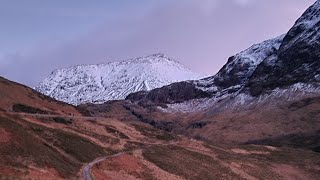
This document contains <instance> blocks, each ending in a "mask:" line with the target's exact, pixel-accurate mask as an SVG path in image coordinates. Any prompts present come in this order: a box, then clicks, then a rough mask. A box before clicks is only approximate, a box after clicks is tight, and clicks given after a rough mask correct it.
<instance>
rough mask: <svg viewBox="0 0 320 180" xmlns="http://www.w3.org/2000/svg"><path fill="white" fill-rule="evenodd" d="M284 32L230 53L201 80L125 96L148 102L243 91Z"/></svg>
mask: <svg viewBox="0 0 320 180" xmlns="http://www.w3.org/2000/svg"><path fill="white" fill-rule="evenodd" d="M283 37H284V35H282V36H279V37H277V38H274V39H270V40H267V41H264V42H262V43H259V44H255V45H253V46H251V47H250V48H248V49H246V50H244V51H242V52H240V53H238V54H236V55H234V56H232V57H230V58H229V59H228V62H227V63H226V64H225V65H224V66H223V67H222V68H221V69H220V71H219V72H218V73H217V74H216V75H214V76H211V77H207V78H204V79H200V80H190V81H186V82H179V83H173V84H170V85H168V86H164V87H162V88H159V89H155V90H152V91H150V92H137V93H133V94H130V95H129V96H128V97H127V98H126V99H127V100H131V101H140V102H141V103H142V104H148V103H149V101H151V102H153V103H156V104H162V103H164V104H171V103H176V102H184V101H188V100H192V99H199V98H221V97H225V96H228V95H232V94H233V93H235V92H237V91H240V90H241V89H242V88H243V87H244V86H245V85H246V83H247V82H248V80H249V78H250V76H251V74H252V73H253V72H254V70H255V69H256V67H257V66H258V65H259V64H260V63H261V62H262V61H263V60H264V59H265V58H267V57H269V56H271V55H272V54H273V53H274V52H276V51H277V50H278V49H279V47H280V45H281V43H282V40H283Z"/></svg>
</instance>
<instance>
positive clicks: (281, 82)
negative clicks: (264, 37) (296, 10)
mask: <svg viewBox="0 0 320 180" xmlns="http://www.w3.org/2000/svg"><path fill="white" fill-rule="evenodd" d="M319 74H320V2H319V1H317V2H316V3H315V4H314V5H313V6H311V7H310V8H309V9H308V10H307V11H306V12H305V13H304V14H303V15H302V17H301V18H299V19H298V20H297V22H296V23H295V25H294V26H293V28H291V29H290V31H289V32H288V33H287V35H286V36H285V37H284V39H283V42H282V44H281V46H280V48H279V50H278V51H277V52H276V53H275V54H274V55H272V56H271V57H269V58H267V59H265V60H264V61H263V62H262V63H261V64H260V65H259V66H258V67H257V68H256V70H255V72H254V73H253V75H252V77H251V78H250V80H249V83H248V85H247V87H248V88H249V91H250V94H251V95H253V96H258V95H260V94H263V93H268V91H270V90H273V89H275V88H278V87H279V88H283V87H287V86H290V85H293V84H295V83H299V82H302V83H314V82H320V76H319Z"/></svg>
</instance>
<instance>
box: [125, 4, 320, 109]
mask: <svg viewBox="0 0 320 180" xmlns="http://www.w3.org/2000/svg"><path fill="white" fill-rule="evenodd" d="M319 42H320V1H319V0H318V1H317V2H316V3H315V4H313V5H312V6H311V7H310V8H309V9H308V10H307V11H306V12H305V13H303V15H302V16H301V17H300V18H299V19H298V20H297V21H296V22H295V24H294V26H293V27H292V28H291V29H290V30H289V32H288V33H286V34H285V35H282V36H279V37H277V38H274V39H271V40H267V41H264V42H262V43H259V44H256V45H253V46H252V47H250V48H248V49H247V50H245V51H242V52H240V53H238V54H237V55H235V56H232V57H230V58H229V60H228V62H227V63H226V64H225V65H224V66H223V67H222V68H221V70H220V71H219V72H218V73H217V74H216V75H214V76H212V77H208V78H205V79H201V80H195V81H188V82H182V83H180V84H179V83H174V84H171V85H168V86H165V87H162V88H160V89H155V90H152V91H150V92H138V93H134V94H131V95H129V96H128V97H127V99H128V100H131V101H136V102H137V101H138V102H139V103H140V104H147V105H150V103H155V104H156V105H157V104H162V105H163V104H181V103H183V102H187V101H193V100H195V99H207V100H209V102H210V103H208V101H205V103H203V101H199V102H200V103H198V104H199V105H200V106H202V107H207V108H209V107H213V105H214V107H217V106H216V104H215V103H216V102H221V101H222V100H224V99H229V101H228V103H229V104H239V103H237V102H235V100H239V101H246V99H251V98H243V97H249V96H250V97H251V96H252V97H253V98H255V97H258V98H259V97H262V96H263V95H264V94H271V95H272V94H275V95H277V94H279V93H277V92H274V90H277V89H278V91H279V92H291V91H285V90H283V89H286V88H287V89H290V88H293V89H297V88H296V87H302V88H300V89H299V88H298V89H299V91H305V90H306V89H305V88H304V87H310V86H309V85H311V86H312V87H313V89H315V90H318V89H319V88H317V87H314V86H319V84H320V43H319ZM301 84H303V86H301ZM282 94H283V93H282ZM237 96H238V97H240V98H237ZM286 96H288V95H286ZM293 96H294V95H293ZM257 102H258V101H257ZM191 103H194V102H191ZM247 103H248V102H247ZM259 103H260V102H259ZM187 104H188V105H190V103H188V102H187ZM229 104H226V106H228V105H229ZM240 104H244V103H240ZM191 109H194V107H193V108H191ZM213 109H215V108H213ZM189 110H190V108H189Z"/></svg>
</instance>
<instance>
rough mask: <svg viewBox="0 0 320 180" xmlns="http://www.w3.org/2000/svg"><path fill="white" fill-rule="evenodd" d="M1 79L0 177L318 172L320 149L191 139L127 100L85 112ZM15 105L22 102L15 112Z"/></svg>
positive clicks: (243, 175) (277, 175) (315, 174)
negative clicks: (149, 118) (148, 118)
mask: <svg viewBox="0 0 320 180" xmlns="http://www.w3.org/2000/svg"><path fill="white" fill-rule="evenodd" d="M1 81H2V83H1V84H0V92H2V93H4V92H7V90H8V88H11V91H12V93H13V94H14V96H9V95H8V94H5V95H6V96H2V101H3V102H7V103H6V104H5V105H2V106H1V108H2V109H1V111H0V143H1V146H0V157H1V158H0V178H1V179H81V178H83V179H93V178H94V179H115V180H116V179H212V177H217V178H221V179H258V178H264V179H287V178H300V179H319V178H320V177H319V174H318V170H319V167H320V166H319V164H320V162H319V159H320V155H319V154H317V153H314V152H312V151H308V150H301V149H293V148H276V147H271V146H256V145H223V144H220V145H217V144H214V143H208V142H204V141H198V140H192V139H188V138H186V137H184V136H178V135H175V134H172V133H169V132H167V131H168V130H167V129H165V130H167V131H163V130H159V129H163V128H161V127H160V125H161V123H160V124H158V125H159V127H158V128H159V129H155V128H154V127H152V126H151V125H154V124H153V123H152V122H150V124H151V125H148V124H145V122H140V121H141V118H143V116H140V115H139V114H138V111H145V109H144V108H142V107H140V106H137V105H135V104H132V103H130V102H127V101H114V102H109V103H106V104H102V105H85V106H86V108H87V110H86V111H85V112H86V115H87V116H83V115H81V113H77V110H76V109H75V108H74V107H73V106H71V105H67V104H64V103H59V102H57V101H54V100H52V99H50V98H48V97H47V96H44V95H40V94H38V93H37V92H35V91H33V90H32V89H30V88H27V87H25V86H22V85H19V84H16V83H14V82H11V81H8V80H5V79H1ZM39 97H41V98H39ZM15 103H21V104H23V106H22V108H21V109H19V110H18V111H15V110H14V109H15V108H14V107H13V106H14V105H15ZM40 105H41V106H40ZM78 108H79V107H78ZM83 108H84V107H82V108H81V109H82V110H83ZM20 110H21V111H20ZM136 111H137V112H136ZM69 113H73V114H71V115H70V114H69ZM149 114H150V115H152V114H153V113H149ZM89 115H90V116H89ZM158 115H159V117H162V118H165V117H163V114H162V113H160V114H158ZM92 116H93V117H92ZM154 123H156V122H154ZM156 124H157V123H156ZM163 127H165V126H163Z"/></svg>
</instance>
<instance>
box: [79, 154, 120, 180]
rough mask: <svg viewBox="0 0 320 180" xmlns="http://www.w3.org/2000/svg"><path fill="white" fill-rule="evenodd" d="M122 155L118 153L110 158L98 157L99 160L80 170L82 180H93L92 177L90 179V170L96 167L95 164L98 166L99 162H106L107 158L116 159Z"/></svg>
mask: <svg viewBox="0 0 320 180" xmlns="http://www.w3.org/2000/svg"><path fill="white" fill-rule="evenodd" d="M122 154H123V153H118V154H114V155H112V156H106V157H100V158H97V159H95V160H94V161H92V162H90V163H88V164H87V165H86V166H85V167H84V168H83V170H82V177H83V180H93V179H92V177H91V173H90V170H91V168H92V167H93V166H94V165H96V164H98V163H100V162H102V161H104V160H106V159H108V158H112V157H117V156H120V155H122Z"/></svg>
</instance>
